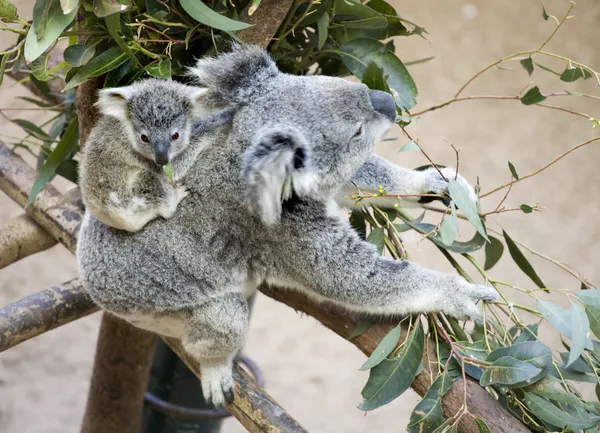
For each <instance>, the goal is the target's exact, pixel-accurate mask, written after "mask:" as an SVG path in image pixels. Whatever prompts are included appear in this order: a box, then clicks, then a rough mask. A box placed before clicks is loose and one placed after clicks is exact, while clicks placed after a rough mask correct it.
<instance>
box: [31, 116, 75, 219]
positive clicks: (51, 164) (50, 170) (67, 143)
mask: <svg viewBox="0 0 600 433" xmlns="http://www.w3.org/2000/svg"><path fill="white" fill-rule="evenodd" d="M77 126H78V122H77V117H75V118H74V119H73V121H72V122H71V124H70V125H69V127H68V128H67V130H66V131H65V133H64V134H63V136H62V138H61V139H60V141H59V142H58V144H57V145H56V147H55V148H54V150H53V151H52V153H51V154H50V155H49V156H48V159H47V160H46V162H45V163H44V165H43V166H42V168H41V169H40V172H39V173H38V176H37V178H36V179H35V182H34V183H33V186H32V188H31V192H30V193H29V197H28V198H27V202H26V203H25V208H27V207H29V205H30V204H31V203H32V202H33V201H34V200H35V198H36V197H37V195H38V194H39V192H40V191H41V190H42V188H44V186H45V185H46V183H48V181H49V180H50V179H51V178H52V177H53V176H54V174H55V172H56V169H57V168H58V166H59V165H60V164H61V163H62V162H63V161H64V160H65V159H67V158H68V157H69V156H70V155H72V154H73V153H75V152H76V151H77V141H78V136H77V133H78V128H77Z"/></svg>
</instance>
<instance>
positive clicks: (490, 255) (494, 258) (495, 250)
mask: <svg viewBox="0 0 600 433" xmlns="http://www.w3.org/2000/svg"><path fill="white" fill-rule="evenodd" d="M489 239H490V241H489V242H488V243H486V244H485V263H484V265H483V269H484V270H486V271H487V270H489V269H492V268H493V267H494V266H495V265H496V263H498V261H499V260H500V258H501V257H502V253H503V252H504V245H503V244H502V242H500V240H498V239H497V238H495V237H493V236H490V238H489Z"/></svg>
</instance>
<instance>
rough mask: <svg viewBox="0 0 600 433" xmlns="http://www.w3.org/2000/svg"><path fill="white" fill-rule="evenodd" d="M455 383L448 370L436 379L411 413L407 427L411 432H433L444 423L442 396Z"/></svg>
mask: <svg viewBox="0 0 600 433" xmlns="http://www.w3.org/2000/svg"><path fill="white" fill-rule="evenodd" d="M453 383H454V381H453V380H452V378H451V377H450V375H449V374H448V372H444V373H442V374H441V375H439V376H438V377H437V379H435V381H434V382H433V383H432V384H431V386H430V387H429V389H428V390H427V393H426V394H425V396H424V397H423V399H422V400H421V401H420V402H419V403H418V404H417V406H416V407H415V408H414V410H413V412H412V414H411V415H410V421H409V422H408V427H407V431H408V432H409V433H426V432H431V431H433V430H435V429H436V428H438V427H439V426H441V425H442V424H443V423H444V415H443V413H442V397H443V396H444V395H445V394H446V393H447V392H448V391H449V390H450V389H451V388H452V385H453Z"/></svg>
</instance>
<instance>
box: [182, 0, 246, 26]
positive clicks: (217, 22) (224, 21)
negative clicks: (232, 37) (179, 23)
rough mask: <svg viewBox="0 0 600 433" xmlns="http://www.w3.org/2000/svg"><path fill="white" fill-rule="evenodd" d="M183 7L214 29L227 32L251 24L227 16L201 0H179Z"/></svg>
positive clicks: (200, 21) (193, 16) (189, 13)
mask: <svg viewBox="0 0 600 433" xmlns="http://www.w3.org/2000/svg"><path fill="white" fill-rule="evenodd" d="M179 3H180V4H181V7H182V8H183V10H184V11H186V12H187V13H188V15H189V16H191V17H192V18H194V19H195V20H196V21H198V22H199V23H202V24H205V25H207V26H209V27H212V28H214V29H218V30H223V31H226V32H235V31H237V30H242V29H247V28H248V27H251V25H250V24H246V23H242V22H240V21H235V20H232V19H231V18H227V17H225V16H223V15H221V14H219V13H217V12H215V11H214V10H212V9H211V8H209V7H208V6H207V5H206V4H204V3H202V2H201V1H199V0H179Z"/></svg>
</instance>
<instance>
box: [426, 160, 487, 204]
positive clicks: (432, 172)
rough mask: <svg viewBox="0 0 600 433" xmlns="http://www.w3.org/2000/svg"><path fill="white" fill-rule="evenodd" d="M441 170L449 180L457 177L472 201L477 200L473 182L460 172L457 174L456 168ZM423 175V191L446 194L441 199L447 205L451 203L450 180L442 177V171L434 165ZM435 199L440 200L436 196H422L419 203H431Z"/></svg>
mask: <svg viewBox="0 0 600 433" xmlns="http://www.w3.org/2000/svg"><path fill="white" fill-rule="evenodd" d="M440 171H441V172H442V174H443V175H444V177H445V178H446V179H448V180H450V179H456V181H457V182H458V183H460V184H461V185H462V186H463V187H464V188H465V190H466V191H467V193H468V194H469V198H470V199H471V201H473V202H476V201H477V194H475V190H474V189H473V187H472V186H471V184H470V183H469V182H467V180H466V179H465V178H464V177H462V176H461V175H460V174H459V175H457V174H456V169H454V168H451V167H445V168H442V169H440ZM423 176H424V181H423V187H422V191H423V193H425V194H440V195H444V196H446V197H445V198H444V199H441V201H443V202H444V203H445V204H446V205H449V204H450V196H449V195H448V182H446V181H445V180H444V179H443V178H442V176H440V173H439V172H438V171H437V170H436V169H435V168H434V167H431V168H428V169H427V170H425V171H423ZM434 200H439V199H437V198H434V197H421V199H420V200H419V203H430V202H432V201H434Z"/></svg>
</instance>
